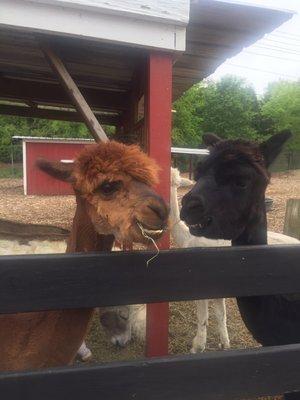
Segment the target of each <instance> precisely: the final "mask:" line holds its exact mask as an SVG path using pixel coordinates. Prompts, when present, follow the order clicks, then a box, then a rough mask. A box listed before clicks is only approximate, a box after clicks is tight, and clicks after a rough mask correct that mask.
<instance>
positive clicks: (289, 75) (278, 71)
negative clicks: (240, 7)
mask: <svg viewBox="0 0 300 400" xmlns="http://www.w3.org/2000/svg"><path fill="white" fill-rule="evenodd" d="M234 2H235V3H244V4H245V3H246V4H253V5H257V6H262V7H263V6H266V7H271V8H277V9H282V10H291V11H295V12H297V13H298V15H297V14H295V15H294V16H293V18H292V19H290V20H289V21H288V22H286V23H284V24H282V25H281V26H280V27H279V28H277V29H276V30H274V31H273V32H271V33H270V34H267V35H265V36H264V37H263V38H262V39H261V40H259V41H258V42H256V43H255V44H254V45H252V46H249V47H247V48H245V49H244V50H243V51H242V52H241V53H239V54H238V55H237V56H235V57H232V58H230V59H228V60H227V61H226V62H225V63H223V64H222V65H221V66H220V67H219V68H218V69H217V70H216V71H215V73H214V74H213V75H211V76H210V77H209V79H214V80H218V79H220V78H221V77H222V76H224V75H227V74H233V75H238V76H241V77H243V78H246V79H247V81H248V82H249V83H252V85H253V86H254V89H255V91H256V93H257V94H258V95H262V94H263V93H264V91H265V89H266V87H267V85H268V83H270V82H274V81H278V80H280V79H287V80H297V79H300V0H234Z"/></svg>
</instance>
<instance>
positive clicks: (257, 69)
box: [226, 62, 299, 79]
mask: <svg viewBox="0 0 300 400" xmlns="http://www.w3.org/2000/svg"><path fill="white" fill-rule="evenodd" d="M226 64H227V65H232V66H233V67H238V68H242V69H243V68H245V69H250V70H253V71H258V72H266V73H268V74H272V75H278V76H282V77H283V78H292V79H299V77H297V76H293V75H288V74H280V73H279V72H273V71H267V70H265V69H260V68H255V67H249V66H246V65H238V64H234V63H230V62H227V63H226Z"/></svg>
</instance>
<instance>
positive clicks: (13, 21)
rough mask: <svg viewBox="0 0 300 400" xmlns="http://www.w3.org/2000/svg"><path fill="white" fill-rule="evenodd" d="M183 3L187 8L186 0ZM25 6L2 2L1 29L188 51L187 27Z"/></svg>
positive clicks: (89, 11)
mask: <svg viewBox="0 0 300 400" xmlns="http://www.w3.org/2000/svg"><path fill="white" fill-rule="evenodd" d="M180 1H181V0H180ZM183 1H184V2H186V4H187V5H188V2H187V0H183ZM23 3H24V2H23V1H22V0H1V11H2V12H1V14H0V27H3V28H7V27H9V28H11V27H13V28H16V29H22V30H23V31H24V30H25V31H31V32H32V31H34V32H39V33H43V34H50V35H52V34H56V35H60V36H69V37H72V38H80V39H90V40H96V41H98V42H100V41H106V42H111V43H122V44H123V45H135V46H140V47H144V48H145V47H146V48H151V49H155V48H157V49H165V50H169V51H184V50H185V31H186V27H185V25H183V24H182V23H178V24H177V23H162V22H161V21H160V20H158V19H154V18H152V19H142V18H135V17H134V16H133V14H132V15H116V13H104V12H101V11H100V12H95V10H92V9H78V8H70V7H61V6H59V5H58V4H54V3H53V2H52V1H51V2H49V4H37V3H34V2H33V1H27V2H26V7H24V4H23ZM172 3H173V2H172ZM156 4H159V2H158V1H156ZM172 8H174V5H173V6H172ZM145 11H146V10H144V13H143V15H145V14H146V12H145ZM169 12H170V10H169ZM141 15H142V13H141ZM169 15H170V14H169Z"/></svg>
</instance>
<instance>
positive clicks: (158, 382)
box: [0, 345, 300, 400]
mask: <svg viewBox="0 0 300 400" xmlns="http://www.w3.org/2000/svg"><path fill="white" fill-rule="evenodd" d="M296 389H300V345H289V346H281V347H273V348H272V347H269V348H260V349H255V350H242V351H241V350H240V351H238V350H236V351H226V352H215V353H204V354H200V355H196V356H191V355H190V356H188V355H186V356H177V357H169V358H158V359H152V360H140V361H132V362H122V363H111V364H104V365H96V366H92V367H77V368H70V367H67V368H59V369H51V370H44V371H39V372H27V373H14V374H7V373H6V374H2V375H0V393H1V396H2V398H3V399H9V400H41V399H43V400H53V399H55V400H66V399H72V400H79V399H87V400H99V399H105V400H131V399H134V400H183V399H184V400H198V399H199V398H201V400H228V399H230V400H234V399H241V398H244V399H245V398H252V397H256V396H263V395H277V394H281V393H283V392H288V391H291V390H296Z"/></svg>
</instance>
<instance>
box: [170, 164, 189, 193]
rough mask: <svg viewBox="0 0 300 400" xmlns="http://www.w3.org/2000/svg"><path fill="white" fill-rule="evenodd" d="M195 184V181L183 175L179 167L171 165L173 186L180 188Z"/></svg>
mask: <svg viewBox="0 0 300 400" xmlns="http://www.w3.org/2000/svg"><path fill="white" fill-rule="evenodd" d="M194 184H195V182H193V181H191V180H190V179H188V178H184V177H182V176H181V175H180V172H179V170H178V169H177V168H173V167H171V186H173V187H176V188H179V187H189V186H193V185H194Z"/></svg>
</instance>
